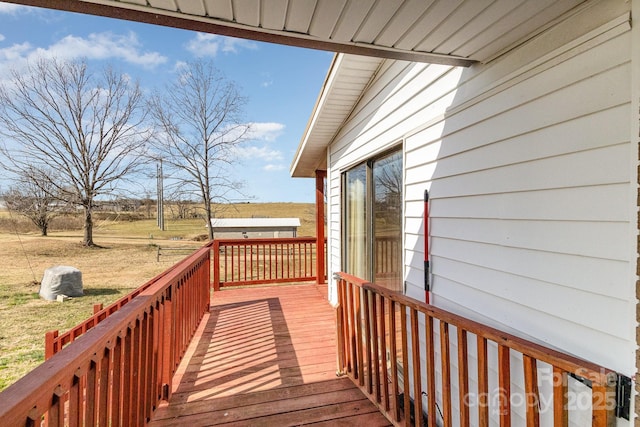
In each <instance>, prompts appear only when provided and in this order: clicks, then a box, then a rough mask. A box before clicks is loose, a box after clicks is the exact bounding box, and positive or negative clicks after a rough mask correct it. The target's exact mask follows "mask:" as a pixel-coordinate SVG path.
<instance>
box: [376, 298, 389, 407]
mask: <svg viewBox="0 0 640 427" xmlns="http://www.w3.org/2000/svg"><path fill="white" fill-rule="evenodd" d="M374 297H375V298H379V299H380V301H379V303H378V308H379V310H380V313H379V317H378V323H379V326H378V330H379V332H380V341H381V342H380V365H381V366H380V370H381V372H382V375H381V379H380V388H381V390H382V405H383V408H384V410H385V411H386V412H389V408H390V407H389V375H388V372H387V363H388V360H387V348H389V345H388V341H389V337H390V336H391V335H390V334H389V331H388V330H387V329H386V322H387V314H386V313H387V311H386V309H385V307H386V301H385V298H384V297H383V296H382V295H378V294H377V293H376V294H374Z"/></svg>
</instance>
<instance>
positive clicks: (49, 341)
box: [44, 330, 58, 360]
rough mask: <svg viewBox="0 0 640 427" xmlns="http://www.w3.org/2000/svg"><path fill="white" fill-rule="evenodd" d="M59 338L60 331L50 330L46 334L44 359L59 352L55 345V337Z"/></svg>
mask: <svg viewBox="0 0 640 427" xmlns="http://www.w3.org/2000/svg"><path fill="white" fill-rule="evenodd" d="M56 338H58V331H57V330H55V331H49V332H47V333H46V334H45V335H44V360H49V359H50V358H51V357H53V355H54V354H56V353H57V351H56V346H55V345H54V342H55V339H56Z"/></svg>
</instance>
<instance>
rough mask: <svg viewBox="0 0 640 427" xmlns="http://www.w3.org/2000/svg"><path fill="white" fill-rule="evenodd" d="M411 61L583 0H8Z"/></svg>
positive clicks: (494, 45)
mask: <svg viewBox="0 0 640 427" xmlns="http://www.w3.org/2000/svg"><path fill="white" fill-rule="evenodd" d="M7 1H9V2H12V3H19V4H26V5H33V6H41V7H47V8H53V9H61V10H69V11H75V12H81V13H88V14H94V15H102V16H110V17H115V18H121V19H128V20H133V21H140V22H148V23H154V24H159V25H167V26H173V27H179V28H186V29H191V30H196V31H203V32H209V33H216V34H222V35H229V36H235V37H242V38H250V39H253V40H262V41H270V42H275V43H281V44H288V45H296V46H302V47H309V48H316V49H324V50H330V51H334V52H343V53H352V54H362V55H370V56H378V57H382V58H391V59H402V60H411V61H421V62H431V63H446V64H452V65H469V64H471V63H473V62H474V61H481V62H483V61H487V60H489V59H491V58H492V57H495V56H496V55H499V54H500V53H501V52H503V51H505V50H508V49H509V48H510V47H512V46H513V45H514V44H517V43H519V42H521V41H522V40H523V39H524V38H527V37H530V36H531V34H534V33H536V32H537V31H539V30H541V29H542V28H543V27H545V26H546V25H549V24H550V23H551V22H552V21H553V20H555V19H556V18H558V17H559V16H560V15H562V14H563V13H565V12H566V11H568V10H570V9H572V8H573V7H575V6H576V5H577V4H579V3H582V2H583V1H584V0H64V1H60V0H7Z"/></svg>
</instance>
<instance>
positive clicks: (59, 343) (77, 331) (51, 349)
mask: <svg viewBox="0 0 640 427" xmlns="http://www.w3.org/2000/svg"><path fill="white" fill-rule="evenodd" d="M179 267H180V263H178V264H175V265H173V266H172V267H170V268H169V269H167V270H165V271H163V272H162V273H160V274H159V275H157V276H156V277H154V278H153V279H151V280H149V281H148V282H147V283H145V284H144V285H142V286H139V287H138V288H136V289H134V290H133V291H131V292H130V293H128V294H127V295H125V296H123V297H121V298H119V299H118V300H117V301H115V302H114V303H112V304H110V305H109V306H107V307H106V308H103V306H102V305H101V304H95V305H94V306H93V315H92V316H91V317H88V318H87V319H85V320H84V321H82V322H81V323H79V324H77V325H76V326H74V327H73V328H71V329H69V330H68V331H67V332H65V333H63V334H60V333H59V331H58V330H54V331H49V332H47V333H46V334H45V337H44V359H45V360H47V359H49V358H51V357H52V356H53V355H54V354H56V353H57V352H59V351H60V350H62V348H63V347H64V346H66V345H67V344H70V343H71V342H73V341H75V339H76V338H78V337H80V336H82V335H84V334H85V333H86V332H87V331H88V330H89V329H91V328H93V327H94V326H96V325H97V324H98V323H100V322H102V321H103V320H104V319H106V318H107V317H109V316H110V315H112V314H113V313H115V312H116V311H118V310H120V309H121V308H122V307H124V305H125V304H127V303H128V302H129V301H131V300H132V299H133V298H135V297H136V296H138V295H140V294H141V293H142V292H143V291H144V290H146V289H147V288H149V287H150V286H151V285H153V284H155V283H157V282H158V280H160V279H162V278H163V277H164V276H166V275H167V274H169V273H170V272H172V271H173V270H174V269H176V268H179Z"/></svg>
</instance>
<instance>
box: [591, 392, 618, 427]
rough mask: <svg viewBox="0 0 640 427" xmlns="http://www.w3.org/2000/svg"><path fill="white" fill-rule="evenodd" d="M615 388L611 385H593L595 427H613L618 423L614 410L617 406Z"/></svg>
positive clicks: (592, 397)
mask: <svg viewBox="0 0 640 427" xmlns="http://www.w3.org/2000/svg"><path fill="white" fill-rule="evenodd" d="M615 399H616V394H615V388H614V386H613V385H610V384H597V383H594V384H593V389H592V396H591V400H592V405H593V426H595V427H613V426H614V425H615V423H616V420H615V417H614V413H613V409H614V408H615V406H616V400H615Z"/></svg>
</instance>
